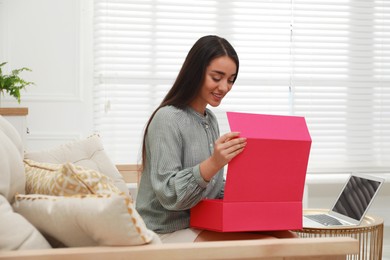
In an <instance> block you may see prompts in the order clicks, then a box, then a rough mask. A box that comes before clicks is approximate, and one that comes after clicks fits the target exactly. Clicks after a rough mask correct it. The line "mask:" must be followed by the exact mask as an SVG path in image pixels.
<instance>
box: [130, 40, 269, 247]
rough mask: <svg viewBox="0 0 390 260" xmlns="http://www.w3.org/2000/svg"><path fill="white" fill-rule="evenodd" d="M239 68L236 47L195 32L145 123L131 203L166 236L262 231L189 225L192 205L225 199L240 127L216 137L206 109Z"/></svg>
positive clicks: (189, 238) (239, 141)
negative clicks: (137, 179) (175, 73)
mask: <svg viewBox="0 0 390 260" xmlns="http://www.w3.org/2000/svg"><path fill="white" fill-rule="evenodd" d="M238 68H239V60H238V56H237V53H236V52H235V50H234V48H233V47H232V46H231V45H230V43H229V42H228V41H226V40H225V39H223V38H220V37H218V36H204V37H202V38H200V39H199V40H198V41H197V42H196V43H195V44H194V45H193V47H192V48H191V50H190V51H189V53H188V55H187V57H186V59H185V61H184V64H183V66H182V68H181V70H180V72H179V75H178V77H177V79H176V81H175V83H174V84H173V86H172V88H171V89H170V91H169V92H168V94H167V95H166V97H165V98H164V99H163V101H162V103H161V104H160V106H159V107H158V108H157V109H156V110H155V111H154V113H153V114H152V116H151V117H150V119H149V121H148V123H147V125H146V129H145V134H144V140H143V149H142V163H143V165H142V166H143V171H142V176H141V181H140V187H139V191H138V195H137V203H136V207H137V210H138V212H139V213H140V215H141V216H142V217H143V219H144V221H145V223H146V225H147V226H148V228H150V229H151V230H153V231H155V232H156V233H158V234H161V235H160V237H161V238H162V240H163V242H169V241H172V242H178V241H187V242H188V241H194V240H199V241H201V240H221V239H225V238H226V239H236V238H248V237H247V236H248V234H249V236H251V237H252V236H253V235H254V236H255V237H256V238H258V237H263V236H265V235H259V234H253V233H243V236H244V237H240V235H239V234H227V233H217V232H211V231H203V232H202V231H201V230H196V229H191V228H189V223H190V208H191V207H193V206H195V205H196V204H197V203H198V202H199V201H200V200H202V199H204V198H211V199H213V198H222V196H223V189H224V180H223V168H224V166H225V165H226V164H227V163H228V162H229V161H230V160H231V159H233V158H234V157H235V156H237V155H238V154H240V153H241V152H242V151H243V149H244V148H245V145H246V139H245V138H242V137H239V133H237V132H230V133H227V134H224V135H223V136H221V137H219V127H218V122H217V119H216V117H215V115H214V114H213V113H212V112H211V111H210V110H209V109H208V108H207V106H208V105H210V106H212V107H217V106H219V104H220V103H221V101H222V99H223V98H224V97H225V95H226V94H227V93H228V92H229V91H230V90H231V89H232V86H233V84H234V82H235V80H236V78H237V74H238Z"/></svg>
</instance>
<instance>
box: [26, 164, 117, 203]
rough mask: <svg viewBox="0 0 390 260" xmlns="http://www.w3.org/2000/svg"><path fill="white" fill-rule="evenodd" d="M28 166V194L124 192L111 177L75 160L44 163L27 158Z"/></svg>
mask: <svg viewBox="0 0 390 260" xmlns="http://www.w3.org/2000/svg"><path fill="white" fill-rule="evenodd" d="M24 166H25V170H26V194H47V195H57V196H69V195H75V194H100V195H102V194H112V193H117V194H120V193H121V191H120V190H119V189H118V187H116V186H115V184H114V182H113V180H112V179H111V178H110V177H107V176H105V175H103V174H101V173H100V172H98V171H95V170H92V169H87V168H85V167H82V166H76V165H74V164H72V163H65V164H52V163H40V162H35V161H33V160H28V159H25V160H24Z"/></svg>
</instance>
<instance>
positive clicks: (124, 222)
mask: <svg viewBox="0 0 390 260" xmlns="http://www.w3.org/2000/svg"><path fill="white" fill-rule="evenodd" d="M13 207H14V210H15V211H16V212H18V213H20V214H21V215H23V216H24V217H25V218H27V219H28V220H29V221H30V222H31V223H32V224H33V225H34V226H35V227H37V228H38V229H39V230H40V231H41V232H42V233H44V234H47V235H49V236H51V237H54V238H56V239H57V240H59V241H61V242H62V243H63V244H65V245H66V246H126V245H141V244H145V243H150V242H151V241H152V240H153V239H154V243H160V240H159V239H158V237H157V236H156V235H155V233H153V232H152V231H150V230H148V229H147V228H146V226H145V223H144V222H143V220H142V218H141V217H140V216H139V214H138V212H137V211H136V210H135V207H134V204H133V202H132V201H131V199H130V198H129V197H127V196H124V195H118V194H112V195H75V196H70V197H63V196H47V195H39V194H31V195H17V196H16V199H15V203H14V204H13Z"/></svg>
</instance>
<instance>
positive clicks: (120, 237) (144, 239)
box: [0, 116, 358, 260]
mask: <svg viewBox="0 0 390 260" xmlns="http://www.w3.org/2000/svg"><path fill="white" fill-rule="evenodd" d="M0 219H1V221H0V259H31V260H32V259H110V260H113V259H127V258H128V259H130V258H133V259H152V258H158V259H345V256H346V255H348V254H356V253H357V251H358V242H357V241H356V240H355V239H353V238H310V239H306V238H305V239H303V238H302V239H301V238H299V239H269V240H240V241H216V242H202V243H177V244H162V243H161V241H160V239H159V237H158V236H157V235H156V234H155V233H154V232H153V231H151V230H149V229H148V228H147V227H146V225H145V223H144V222H143V220H142V218H141V216H140V215H139V214H138V213H137V211H136V209H135V206H134V201H133V198H132V195H131V194H130V192H129V189H128V183H126V182H125V179H124V178H123V175H122V174H121V173H120V172H119V170H118V168H117V167H116V165H114V164H113V163H112V161H111V160H110V158H109V157H108V156H107V154H106V153H105V150H104V147H103V145H102V141H101V138H100V137H99V136H98V135H92V136H90V137H87V138H85V139H83V140H79V141H74V142H70V143H67V144H64V145H61V146H59V147H55V148H53V149H46V150H42V151H25V150H24V147H23V144H22V141H21V138H20V136H19V134H18V132H17V131H16V129H15V128H14V127H13V126H12V125H11V124H10V123H9V122H8V121H7V120H6V119H5V118H3V117H1V116H0Z"/></svg>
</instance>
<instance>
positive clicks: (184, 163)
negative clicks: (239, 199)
mask: <svg viewBox="0 0 390 260" xmlns="http://www.w3.org/2000/svg"><path fill="white" fill-rule="evenodd" d="M218 137H219V127H218V122H217V119H216V117H215V115H214V114H213V113H212V112H211V111H210V110H209V109H206V115H205V116H204V115H201V114H199V113H197V112H196V111H195V110H193V109H191V108H189V107H188V108H186V109H184V110H182V109H178V108H176V107H173V106H166V107H162V108H160V109H159V110H158V111H157V113H156V114H155V116H154V118H153V120H152V122H151V123H150V125H149V128H148V132H147V135H146V164H145V168H144V170H143V172H142V175H141V181H140V186H139V189H138V194H137V202H136V208H137V211H138V212H139V214H140V215H141V216H142V218H143V219H144V221H145V224H146V226H147V227H148V228H149V229H151V230H153V231H155V232H156V233H161V234H162V233H170V232H173V231H176V230H180V229H184V228H187V227H189V223H190V210H189V209H190V208H192V207H193V206H195V205H196V204H197V203H198V202H199V201H200V200H202V199H203V198H212V199H213V198H220V197H221V195H222V194H223V188H224V180H223V169H222V170H221V171H219V172H218V174H216V175H215V176H214V177H213V179H211V180H210V182H206V181H204V180H203V178H202V177H201V175H200V171H199V164H200V163H201V162H202V161H204V160H206V159H207V158H208V157H210V156H211V154H212V153H213V151H214V147H213V146H214V142H215V141H216V139H217V138H218Z"/></svg>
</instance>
